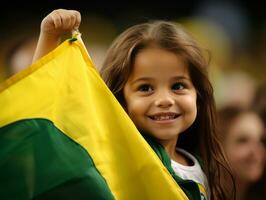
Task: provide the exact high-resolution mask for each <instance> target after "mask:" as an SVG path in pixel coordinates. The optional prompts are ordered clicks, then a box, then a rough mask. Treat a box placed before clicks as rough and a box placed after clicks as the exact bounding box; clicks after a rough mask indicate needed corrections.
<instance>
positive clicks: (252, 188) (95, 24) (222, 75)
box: [0, 1, 266, 200]
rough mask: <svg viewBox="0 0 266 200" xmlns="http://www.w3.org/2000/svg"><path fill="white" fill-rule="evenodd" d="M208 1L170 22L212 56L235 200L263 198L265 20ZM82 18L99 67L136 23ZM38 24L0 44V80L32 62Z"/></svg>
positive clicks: (85, 38)
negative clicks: (256, 21)
mask: <svg viewBox="0 0 266 200" xmlns="http://www.w3.org/2000/svg"><path fill="white" fill-rule="evenodd" d="M206 2H207V3H205V4H204V3H203V4H201V5H200V6H199V7H198V8H197V9H195V10H194V12H193V14H191V15H189V16H178V15H177V17H176V18H175V17H173V16H171V19H170V20H172V21H176V22H178V23H181V24H183V25H184V26H185V27H186V28H187V29H188V30H189V31H190V32H191V33H192V34H193V35H194V36H195V38H196V39H197V40H198V41H199V42H200V43H201V45H203V46H204V47H205V49H206V56H209V57H210V65H209V76H210V78H211V82H212V84H213V87H214V94H215V98H216V102H217V109H218V111H219V112H218V114H219V115H218V116H219V127H220V136H221V141H222V145H223V146H224V151H225V153H226V155H227V158H228V161H229V163H230V164H231V167H232V170H233V172H234V177H235V179H236V189H237V199H238V200H242V199H254V200H255V199H264V198H265V196H266V175H265V166H266V150H265V125H266V80H265V74H266V56H265V55H266V54H265V53H266V37H265V35H266V23H265V22H266V20H265V21H264V24H262V25H260V27H259V28H258V29H257V30H256V31H255V30H253V28H254V26H252V25H251V24H250V23H251V21H252V20H250V19H249V18H248V15H247V14H246V13H245V11H244V10H242V9H241V7H239V6H236V5H232V4H229V3H221V2H219V1H214V2H216V3H212V4H211V3H208V1H206ZM82 16H83V19H82V24H81V27H80V32H81V33H82V38H83V41H84V43H85V45H86V46H87V49H88V51H89V54H90V56H91V57H92V60H93V61H94V63H95V65H96V66H97V68H100V67H101V64H102V61H103V58H104V56H105V52H106V50H107V48H108V46H109V45H110V43H111V42H112V40H113V39H114V38H115V36H116V35H118V34H119V33H120V32H121V30H123V29H124V28H127V27H128V26H129V25H131V24H133V23H134V22H135V21H133V20H132V18H129V19H128V21H129V22H128V24H127V23H125V21H126V19H123V20H121V22H123V23H121V24H120V26H119V25H117V24H118V23H119V20H118V21H116V22H114V21H112V20H109V19H108V18H104V17H102V16H99V15H98V16H97V15H90V14H88V13H87V14H84V13H82ZM42 17H43V16H40V19H41V18H42ZM144 18H145V17H144ZM144 18H143V19H144ZM156 18H158V17H156V16H154V18H150V19H156ZM165 18H167V17H165ZM145 19H146V20H148V19H147V18H145ZM130 20H132V21H130ZM39 24H40V21H38V22H36V21H34V22H33V21H31V20H30V19H29V23H27V24H26V23H25V24H24V26H20V27H17V30H16V31H14V32H13V33H11V34H10V35H9V37H6V38H8V39H6V40H5V41H4V42H3V44H2V45H1V47H0V82H2V81H4V80H5V79H7V78H9V77H11V76H12V75H13V74H15V73H18V72H19V71H21V70H23V69H24V68H26V67H28V66H30V65H31V60H32V56H33V52H34V50H35V46H36V42H37V36H38V35H37V33H38V31H39ZM14 28H15V27H14ZM66 37H70V36H66ZM225 184H226V180H225Z"/></svg>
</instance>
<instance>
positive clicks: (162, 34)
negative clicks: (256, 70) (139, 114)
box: [100, 21, 230, 199]
mask: <svg viewBox="0 0 266 200" xmlns="http://www.w3.org/2000/svg"><path fill="white" fill-rule="evenodd" d="M154 44H155V45H156V46H158V47H159V48H162V49H164V50H167V51H170V52H173V53H175V54H177V55H182V56H183V57H184V58H185V60H186V62H187V64H188V67H189V73H190V76H191V79H192V82H193V85H194V86H195V88H196V91H197V109H198V112H197V113H198V114H197V117H196V120H195V122H194V123H193V125H192V126H191V127H190V128H189V129H188V130H186V131H185V132H183V133H181V135H180V137H179V139H178V144H177V145H178V146H179V147H181V148H184V149H186V150H188V151H189V152H192V153H196V154H199V156H200V157H201V158H202V161H203V163H204V168H203V170H204V171H205V173H206V176H207V178H208V181H209V185H210V191H211V197H212V199H228V196H227V195H226V192H225V190H224V188H223V185H221V183H220V179H221V176H222V171H225V172H226V173H229V174H230V170H229V168H228V167H227V166H228V164H227V162H226V159H225V157H224V153H223V150H222V148H221V145H220V143H219V140H218V137H217V130H216V129H217V128H216V126H217V123H216V109H215V102H214V97H213V89H212V86H211V83H210V81H209V79H208V75H207V67H208V61H207V59H206V58H205V57H204V56H203V51H202V50H201V48H200V47H199V46H198V45H197V44H196V42H195V41H194V39H193V38H192V37H191V35H190V34H189V33H187V32H186V31H185V30H184V29H183V28H182V26H181V25H179V24H174V23H171V22H166V21H154V22H150V23H143V24H139V25H135V26H133V27H131V28H129V29H127V30H126V31H125V32H123V33H122V34H121V35H120V36H119V37H118V38H117V39H116V40H115V41H114V42H113V44H112V45H111V47H110V48H109V50H108V52H107V57H106V59H105V61H104V63H103V67H102V68H101V72H100V73H101V75H102V78H103V79H104V81H105V82H106V84H107V85H108V87H109V88H110V90H111V91H112V92H113V94H114V95H115V96H116V98H117V99H118V101H119V102H120V103H121V104H122V105H123V106H125V104H124V97H123V88H124V86H125V84H126V82H127V80H128V77H129V75H130V72H131V70H132V66H133V62H134V59H135V57H136V55H137V53H138V52H139V51H140V50H142V49H144V48H148V47H150V46H151V45H154Z"/></svg>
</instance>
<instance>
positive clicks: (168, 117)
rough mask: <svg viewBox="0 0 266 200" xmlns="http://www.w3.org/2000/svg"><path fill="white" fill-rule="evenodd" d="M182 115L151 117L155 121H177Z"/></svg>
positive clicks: (169, 114) (168, 114) (172, 114)
mask: <svg viewBox="0 0 266 200" xmlns="http://www.w3.org/2000/svg"><path fill="white" fill-rule="evenodd" d="M178 116H180V114H176V113H163V114H157V115H152V116H149V118H150V119H152V120H155V121H166V120H173V119H176V118H177V117H178Z"/></svg>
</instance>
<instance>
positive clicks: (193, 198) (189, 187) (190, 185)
mask: <svg viewBox="0 0 266 200" xmlns="http://www.w3.org/2000/svg"><path fill="white" fill-rule="evenodd" d="M144 138H145V139H146V141H147V142H148V143H149V144H150V146H151V147H152V149H153V150H154V151H155V153H156V154H157V155H158V156H159V158H160V159H161V161H162V163H163V164H164V166H165V167H166V168H167V169H168V171H169V172H170V173H171V175H172V176H173V177H174V179H175V180H176V182H177V183H178V185H179V186H180V187H181V188H182V190H183V191H184V192H185V193H186V195H187V197H188V198H189V199H190V200H201V197H200V190H199V187H198V184H197V183H195V182H193V181H191V180H183V179H182V178H180V177H179V176H177V175H176V174H175V172H174V170H173V168H172V166H171V160H170V158H169V156H168V154H167V153H166V151H165V150H164V148H163V146H161V145H160V144H159V143H158V142H156V141H155V140H154V139H153V138H152V137H149V136H147V135H145V136H144Z"/></svg>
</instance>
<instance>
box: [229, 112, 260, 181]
mask: <svg viewBox="0 0 266 200" xmlns="http://www.w3.org/2000/svg"><path fill="white" fill-rule="evenodd" d="M263 133H264V127H263V122H262V121H261V119H260V118H259V117H258V116H257V115H256V114H255V113H251V112H250V113H244V114H241V115H239V116H238V117H237V118H236V119H235V120H234V122H233V124H232V125H231V127H230V128H229V132H228V133H227V137H226V139H225V151H226V154H227V156H228V160H229V162H230V164H231V166H232V168H233V170H234V173H235V176H236V178H237V180H238V181H241V182H246V183H251V182H254V181H256V180H257V179H258V178H259V177H260V176H261V174H262V172H263V168H264V159H265V155H264V147H263V143H262V137H263Z"/></svg>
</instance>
